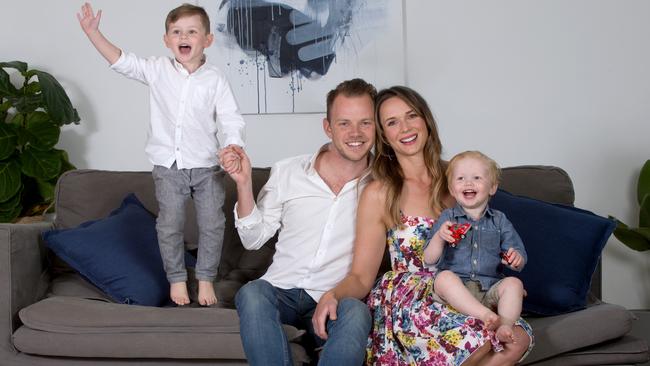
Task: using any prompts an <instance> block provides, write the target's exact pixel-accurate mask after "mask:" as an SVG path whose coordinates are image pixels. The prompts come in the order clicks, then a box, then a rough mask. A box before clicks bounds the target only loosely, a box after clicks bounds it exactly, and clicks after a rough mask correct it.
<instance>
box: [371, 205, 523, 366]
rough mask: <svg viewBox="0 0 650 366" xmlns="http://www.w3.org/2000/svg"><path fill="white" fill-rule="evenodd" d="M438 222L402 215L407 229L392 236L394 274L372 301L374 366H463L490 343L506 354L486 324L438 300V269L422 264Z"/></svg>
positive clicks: (379, 284) (378, 286)
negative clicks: (484, 326)
mask: <svg viewBox="0 0 650 366" xmlns="http://www.w3.org/2000/svg"><path fill="white" fill-rule="evenodd" d="M433 222H434V220H433V219H430V218H426V217H414V216H402V223H403V224H404V225H403V227H402V228H393V229H390V230H389V231H388V232H387V244H388V247H389V251H390V258H391V266H392V271H389V272H386V273H385V274H384V275H383V277H382V278H381V279H380V280H379V281H378V282H377V284H376V285H375V287H374V288H373V290H372V291H371V292H370V294H369V295H368V299H367V303H368V306H369V307H370V311H371V314H372V316H373V329H372V332H371V333H370V337H369V338H368V348H367V357H366V361H367V363H368V364H369V365H399V366H401V365H418V366H419V365H460V364H462V363H463V362H464V361H465V360H466V359H467V358H468V357H469V356H470V355H471V354H472V352H474V351H475V350H477V349H478V348H479V347H481V346H482V345H483V344H485V343H486V342H491V343H492V346H493V348H494V350H495V351H500V350H502V349H503V348H502V346H501V345H500V344H499V342H498V341H497V339H496V336H495V334H494V332H493V331H488V330H486V329H484V328H483V322H482V321H481V320H479V319H477V318H473V317H469V316H466V315H463V314H461V313H459V312H457V311H456V310H454V309H453V308H452V307H450V306H445V305H442V304H440V303H438V302H435V301H434V292H433V278H434V274H435V269H433V268H428V267H426V266H425V265H424V262H423V250H424V245H425V243H426V242H427V241H428V239H429V238H430V237H431V229H432V226H433ZM517 325H520V326H522V327H523V329H524V330H525V331H526V332H527V333H528V334H529V335H530V336H531V339H532V329H531V328H530V326H529V325H528V323H526V322H525V321H523V320H522V319H520V320H519V321H518V322H517ZM531 347H532V342H531Z"/></svg>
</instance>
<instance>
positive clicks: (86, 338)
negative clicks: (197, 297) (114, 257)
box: [13, 297, 244, 359]
mask: <svg viewBox="0 0 650 366" xmlns="http://www.w3.org/2000/svg"><path fill="white" fill-rule="evenodd" d="M19 316H20V320H21V321H22V323H23V324H24V326H23V327H21V328H20V329H18V330H17V331H16V332H15V334H14V337H13V340H14V346H15V347H16V348H17V349H18V350H20V351H22V352H25V353H30V354H38V355H52V356H68V357H124V358H127V357H136V358H137V357H144V358H147V357H155V358H158V357H162V358H166V357H170V358H226V359H244V352H243V349H242V346H241V341H240V338H239V319H238V317H237V312H236V311H235V310H232V309H221V308H180V307H175V308H152V307H145V306H137V305H126V304H116V303H107V302H103V301H96V300H89V299H81V298H76V297H50V298H47V299H45V300H42V301H39V302H37V303H35V304H33V305H30V306H28V307H26V308H24V309H22V310H21V311H20V313H19Z"/></svg>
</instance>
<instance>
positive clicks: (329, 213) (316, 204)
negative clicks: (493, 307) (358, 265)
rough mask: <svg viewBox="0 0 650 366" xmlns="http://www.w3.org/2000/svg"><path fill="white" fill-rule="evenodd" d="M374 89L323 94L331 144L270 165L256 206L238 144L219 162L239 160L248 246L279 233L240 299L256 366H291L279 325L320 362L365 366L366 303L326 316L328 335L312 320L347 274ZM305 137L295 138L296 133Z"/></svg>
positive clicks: (355, 85) (239, 210)
mask: <svg viewBox="0 0 650 366" xmlns="http://www.w3.org/2000/svg"><path fill="white" fill-rule="evenodd" d="M375 95H376V90H375V88H374V87H373V86H372V85H370V84H368V83H366V82H365V81H363V80H361V79H353V80H348V81H345V82H342V83H341V84H339V85H338V86H337V87H336V88H335V89H334V90H332V91H330V92H329V93H328V95H327V116H326V118H325V119H324V120H323V129H324V130H325V133H326V134H327V136H328V137H329V138H330V140H331V141H330V142H329V143H328V144H326V145H325V146H323V147H322V148H321V149H320V150H319V151H318V152H317V153H316V154H314V155H303V156H297V157H293V158H288V159H285V160H282V161H280V162H278V163H277V164H275V165H274V167H273V169H272V170H271V175H270V177H269V180H268V182H267V183H266V185H265V186H264V187H263V188H262V190H261V191H260V194H259V197H258V202H257V205H256V204H255V201H254V197H253V191H252V179H251V164H250V160H249V159H248V157H247V156H246V154H245V153H244V151H243V150H242V149H240V148H238V147H234V148H232V149H227V150H224V152H222V155H221V158H222V159H232V156H233V155H236V157H237V158H238V159H239V163H240V164H239V165H238V166H240V168H239V169H237V170H236V171H235V170H234V169H231V170H230V171H229V174H230V175H231V177H232V178H233V180H234V181H235V183H236V185H237V196H238V202H237V204H236V206H235V226H236V227H237V230H238V232H239V236H240V237H241V240H242V243H243V245H244V247H246V249H249V250H256V249H259V248H260V247H262V246H263V245H264V244H265V243H266V241H267V240H268V239H269V238H271V237H272V236H273V235H274V234H275V232H276V231H277V230H278V229H280V228H282V229H281V230H280V234H279V238H278V242H277V244H276V247H275V248H276V251H275V254H274V256H273V263H272V264H271V266H270V267H269V269H268V271H267V272H266V273H265V274H264V275H263V276H262V277H261V278H260V279H258V280H255V281H251V282H249V283H248V284H246V285H244V286H243V287H242V288H241V289H240V290H239V292H238V293H237V296H236V298H235V303H236V306H237V312H238V313H239V317H240V331H241V338H242V342H243V344H244V351H245V352H246V357H247V358H248V361H249V363H250V364H251V365H292V364H293V362H292V357H291V350H290V348H289V342H288V341H287V337H286V335H285V334H284V331H283V329H282V324H283V323H284V324H291V325H294V326H296V327H298V328H302V329H307V332H308V334H309V335H310V337H309V340H312V341H313V343H314V345H315V346H317V347H321V346H322V351H321V352H320V357H319V358H320V361H319V365H336V366H343V365H360V364H362V363H363V361H364V358H365V347H366V341H367V337H368V333H369V331H370V327H371V319H370V313H369V311H368V308H367V306H366V305H365V304H364V303H363V302H361V301H359V300H357V299H353V298H346V299H343V300H341V301H340V302H339V303H338V307H337V310H336V312H332V313H330V314H329V319H328V320H327V324H326V329H327V335H326V336H325V338H327V339H322V338H320V337H318V336H316V335H315V333H314V327H313V325H312V319H311V318H312V315H313V314H314V309H315V308H316V305H317V302H318V301H319V299H320V297H321V295H322V294H323V293H324V292H326V291H327V290H329V289H331V288H333V287H334V286H335V285H336V284H337V283H338V282H339V281H341V280H342V279H343V278H344V277H345V275H346V274H347V272H348V270H349V267H350V264H351V262H352V252H353V245H354V231H355V222H356V208H357V199H358V197H359V195H360V193H361V189H362V188H363V186H364V185H365V184H366V183H367V181H368V180H369V179H370V177H369V169H368V164H369V151H370V149H371V148H372V146H373V143H374V137H375V124H374V123H375V122H374V102H373V100H374V97H375ZM296 138H299V136H296Z"/></svg>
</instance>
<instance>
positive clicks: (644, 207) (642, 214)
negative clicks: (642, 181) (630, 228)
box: [639, 194, 650, 227]
mask: <svg viewBox="0 0 650 366" xmlns="http://www.w3.org/2000/svg"><path fill="white" fill-rule="evenodd" d="M639 227H650V194H646V195H645V197H643V199H642V200H641V207H640V208H639Z"/></svg>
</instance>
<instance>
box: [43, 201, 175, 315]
mask: <svg viewBox="0 0 650 366" xmlns="http://www.w3.org/2000/svg"><path fill="white" fill-rule="evenodd" d="M43 238H44V239H45V241H46V243H47V246H48V247H49V248H50V249H52V250H53V251H54V252H55V253H56V255H58V256H59V257H60V258H61V259H63V260H64V261H65V262H67V263H68V264H69V265H70V266H71V267H72V268H74V269H75V270H76V271H77V272H79V273H80V274H81V275H82V276H83V277H85V278H86V279H87V280H89V281H90V282H91V283H92V284H94V285H95V286H97V287H98V288H99V289H100V290H102V291H103V292H104V293H106V294H107V295H109V296H110V297H111V298H113V299H114V300H115V301H117V302H120V303H125V304H136V305H147V306H164V305H169V304H170V300H169V283H168V282H167V277H166V275H165V271H164V269H163V264H162V259H161V257H160V250H159V249H158V237H157V234H156V219H155V218H154V216H153V215H152V214H151V213H150V212H149V211H147V210H146V209H145V208H144V206H143V205H142V203H140V201H139V200H138V199H137V198H136V196H135V195H134V194H132V193H131V194H129V195H128V196H127V197H126V198H125V199H124V201H123V202H122V204H121V206H120V207H119V208H118V209H116V210H115V211H113V212H111V214H110V215H109V216H108V217H106V218H103V219H100V220H95V221H88V222H85V223H83V224H81V225H79V226H78V227H76V228H72V229H61V230H51V231H48V232H45V233H44V234H43Z"/></svg>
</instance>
